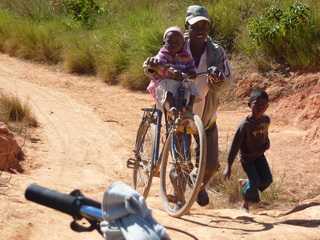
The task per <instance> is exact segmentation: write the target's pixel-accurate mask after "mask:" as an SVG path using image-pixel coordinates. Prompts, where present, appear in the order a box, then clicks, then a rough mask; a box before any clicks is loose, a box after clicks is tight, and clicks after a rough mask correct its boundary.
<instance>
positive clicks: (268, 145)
mask: <svg viewBox="0 0 320 240" xmlns="http://www.w3.org/2000/svg"><path fill="white" fill-rule="evenodd" d="M267 118H268V124H269V125H268V131H267V136H266V137H267V142H266V146H265V150H268V149H269V148H270V139H269V126H270V122H271V120H270V118H269V117H267Z"/></svg>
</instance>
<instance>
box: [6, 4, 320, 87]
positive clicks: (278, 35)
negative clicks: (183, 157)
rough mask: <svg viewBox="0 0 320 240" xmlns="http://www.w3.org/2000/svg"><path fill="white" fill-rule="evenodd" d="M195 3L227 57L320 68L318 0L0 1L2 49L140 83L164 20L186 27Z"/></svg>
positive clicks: (77, 70)
mask: <svg viewBox="0 0 320 240" xmlns="http://www.w3.org/2000/svg"><path fill="white" fill-rule="evenodd" d="M195 3H197V4H203V5H205V6H207V8H208V10H209V14H210V16H211V17H212V20H213V23H214V24H213V25H212V28H211V32H210V34H211V36H212V37H213V38H214V39H215V40H216V41H218V42H220V43H221V44H222V45H223V46H224V47H225V48H226V49H227V52H228V53H230V54H231V56H232V55H244V56H248V59H250V61H253V62H255V63H257V64H258V65H259V66H261V65H263V68H264V69H265V68H268V67H270V66H271V65H272V64H273V63H279V64H281V65H282V66H285V67H288V66H289V67H290V68H293V69H296V70H309V69H310V70H314V69H317V68H319V67H318V66H319V64H318V63H319V58H320V57H319V56H320V54H319V51H320V50H319V49H320V41H319V40H320V34H319V32H320V31H319V29H320V17H319V12H320V11H319V10H320V1H318V0H300V1H298V2H296V1H293V0H283V1H276V0H252V1H247V0H240V1H239V0H203V1H191V0H179V1H175V2H172V1H169V0H163V1H155V0H123V1H112V0H110V1H102V0H2V1H1V2H0V51H3V52H6V53H9V54H10V55H12V56H18V57H22V58H26V59H31V60H35V61H40V62H46V63H50V64H56V63H63V66H64V67H65V69H66V70H67V71H69V72H74V73H79V74H96V75H98V76H99V77H101V78H102V79H103V80H104V81H105V82H107V83H109V84H118V83H120V84H122V85H123V86H126V87H128V88H131V89H144V88H145V87H146V85H147V83H148V79H146V77H145V76H144V75H143V72H142V69H141V64H142V62H143V61H144V60H145V59H146V57H148V56H151V55H153V54H155V53H156V51H157V50H158V49H159V47H160V46H161V43H162V34H163V31H164V30H165V28H166V27H168V26H171V25H179V26H181V27H183V26H184V15H185V10H186V8H187V6H188V5H191V4H195ZM248 61H249V60H248ZM266 65H267V66H266Z"/></svg>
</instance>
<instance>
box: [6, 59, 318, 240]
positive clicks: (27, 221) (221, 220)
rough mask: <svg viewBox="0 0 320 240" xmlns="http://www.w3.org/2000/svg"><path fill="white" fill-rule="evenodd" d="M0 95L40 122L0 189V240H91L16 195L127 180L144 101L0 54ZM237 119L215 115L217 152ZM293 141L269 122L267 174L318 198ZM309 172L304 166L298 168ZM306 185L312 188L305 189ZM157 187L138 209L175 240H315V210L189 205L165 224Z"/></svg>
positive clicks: (314, 175)
mask: <svg viewBox="0 0 320 240" xmlns="http://www.w3.org/2000/svg"><path fill="white" fill-rule="evenodd" d="M0 91H5V92H11V93H14V94H16V95H18V96H19V97H20V98H23V99H26V100H27V101H28V102H29V104H30V105H31V106H32V109H33V110H34V112H35V114H36V116H37V118H38V120H39V122H40V128H39V129H38V130H36V131H35V132H34V133H33V138H34V139H36V141H32V143H31V142H28V143H27V144H26V146H25V147H24V150H25V151H26V153H27V156H28V157H27V160H26V162H25V164H24V168H25V169H26V170H25V172H24V173H23V174H18V175H14V176H13V177H12V179H11V182H10V185H9V188H8V189H6V188H3V189H2V188H0V193H1V194H0V209H2V214H1V217H0V232H1V239H4V240H28V239H30V240H31V239H32V240H40V239H44V238H45V239H48V240H54V239H59V240H60V239H61V240H62V239H83V240H88V239H101V237H100V236H99V235H98V234H97V233H81V234H79V233H74V232H72V231H71V230H70V229H69V223H70V219H69V218H68V216H64V215H62V214H59V213H57V212H55V211H52V210H50V209H47V208H44V207H41V206H37V205H36V204H33V203H30V202H27V201H26V200H25V199H24V196H23V192H24V190H25V188H26V186H27V185H28V184H29V183H32V182H36V183H38V184H40V185H43V186H46V187H49V188H53V189H57V190H59V191H63V192H69V191H70V190H72V189H75V188H79V189H81V190H82V191H83V192H84V193H85V194H86V195H88V196H90V197H92V198H95V199H98V200H100V199H101V198H102V194H103V191H104V190H105V188H106V187H107V186H108V185H109V184H110V183H112V182H113V181H116V180H121V181H125V182H127V183H130V180H131V179H130V176H131V173H130V171H129V170H127V169H126V167H125V161H126V159H127V158H128V156H130V154H131V153H130V149H131V147H132V144H133V139H134V134H135V129H136V125H137V121H138V119H139V117H140V113H139V111H137V109H139V108H141V107H143V106H146V105H149V104H150V99H149V97H148V96H147V95H145V94H143V93H133V92H130V91H128V90H124V89H122V88H120V87H109V86H106V85H105V84H104V83H102V82H100V81H99V80H97V79H95V78H90V77H78V76H72V75H68V74H65V73H61V72H60V71H58V70H56V69H54V68H53V67H44V66H41V65H37V64H31V63H28V62H23V61H21V60H17V59H13V58H10V57H8V56H5V55H0ZM245 114H246V110H237V111H220V113H219V127H220V136H221V140H220V141H221V146H225V145H226V142H227V139H228V138H230V135H231V134H232V131H233V130H234V128H235V127H236V126H237V124H238V122H239V119H241V118H242V117H243V116H244V115H245ZM303 135H304V132H303V131H302V130H299V129H296V128H290V127H283V126H278V125H277V124H276V123H275V124H274V125H273V127H272V129H271V142H272V146H273V147H272V149H271V151H270V152H269V153H268V157H269V158H270V162H271V165H272V166H273V168H274V169H276V172H288V175H287V176H290V177H287V179H286V180H285V184H288V186H293V187H292V188H293V189H296V188H297V187H299V190H298V192H299V191H301V192H302V193H303V192H304V191H305V192H307V193H305V194H304V195H301V196H308V193H309V192H312V193H313V196H315V195H316V194H315V193H316V191H318V192H317V193H318V195H319V193H320V191H319V189H320V187H319V182H320V181H319V180H320V179H319V176H318V175H319V174H318V173H319V170H320V169H319V164H316V163H317V161H319V154H318V153H314V152H312V150H311V149H309V148H308V146H307V145H306V144H304V143H303V142H302V138H303ZM229 141H230V140H229ZM305 156H308V158H307V159H306V158H305ZM309 165H311V166H312V169H310V168H308V167H304V166H309ZM301 169H303V171H301ZM307 170H308V171H307ZM301 175H303V176H301ZM297 178H298V179H297ZM311 179H312V181H313V182H316V184H312V186H311V184H310V181H311ZM306 184H307V185H306ZM303 186H305V188H303ZM157 188H158V186H156V185H155V186H154V189H153V195H152V196H151V197H150V199H149V200H148V204H149V205H150V206H151V207H152V209H153V213H154V216H155V218H156V219H158V220H159V222H160V223H162V224H164V225H165V226H166V227H167V228H168V230H169V233H170V236H172V239H175V240H176V239H183V240H184V239H186V240H187V239H200V240H206V239H208V240H209V239H257V238H259V239H268V240H269V239H281V240H282V239H299V240H302V239H320V228H319V226H320V206H313V207H309V208H306V209H304V210H302V211H298V212H295V213H292V214H289V215H287V216H283V217H271V216H267V215H262V214H246V213H244V212H242V211H240V210H237V209H220V210H219V209H215V210H213V209H200V208H199V207H197V206H195V207H194V208H193V210H192V211H191V215H188V216H185V217H183V218H182V219H175V218H171V217H168V215H167V214H166V213H164V212H163V211H162V210H161V209H162V208H161V203H160V200H159V199H158V195H157V194H156V192H157V191H156V190H157ZM302 193H301V194H302ZM293 194H295V193H293ZM297 196H300V195H299V193H297ZM195 205H196V204H195ZM268 214H269V215H272V214H275V213H274V212H268Z"/></svg>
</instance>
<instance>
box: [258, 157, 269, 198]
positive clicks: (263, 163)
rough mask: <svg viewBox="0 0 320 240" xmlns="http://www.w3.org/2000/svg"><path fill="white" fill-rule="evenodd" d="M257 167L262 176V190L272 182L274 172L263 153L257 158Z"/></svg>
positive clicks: (260, 186)
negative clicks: (272, 172)
mask: <svg viewBox="0 0 320 240" xmlns="http://www.w3.org/2000/svg"><path fill="white" fill-rule="evenodd" d="M256 168H257V171H258V174H259V176H260V185H259V187H258V188H259V190H260V191H261V192H262V191H264V190H265V189H266V188H268V187H269V186H270V184H271V183H272V174H271V171H270V167H269V164H268V162H267V159H266V157H265V156H264V155H263V156H261V157H260V158H259V159H257V160H256Z"/></svg>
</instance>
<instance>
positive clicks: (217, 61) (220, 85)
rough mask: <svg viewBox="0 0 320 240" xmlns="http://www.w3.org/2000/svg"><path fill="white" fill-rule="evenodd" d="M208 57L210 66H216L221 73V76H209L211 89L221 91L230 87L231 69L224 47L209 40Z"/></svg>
mask: <svg viewBox="0 0 320 240" xmlns="http://www.w3.org/2000/svg"><path fill="white" fill-rule="evenodd" d="M207 57H208V58H209V59H208V67H209V68H210V67H215V68H216V69H217V70H218V72H220V73H221V74H220V76H216V77H215V76H212V75H211V77H210V76H209V78H208V84H209V87H210V90H213V91H215V92H221V91H223V90H225V89H227V88H228V87H230V86H231V83H232V78H231V70H230V64H229V61H228V58H227V55H226V53H225V51H224V49H223V48H222V47H221V46H219V45H218V44H215V43H214V42H212V40H209V43H208V54H207Z"/></svg>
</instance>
